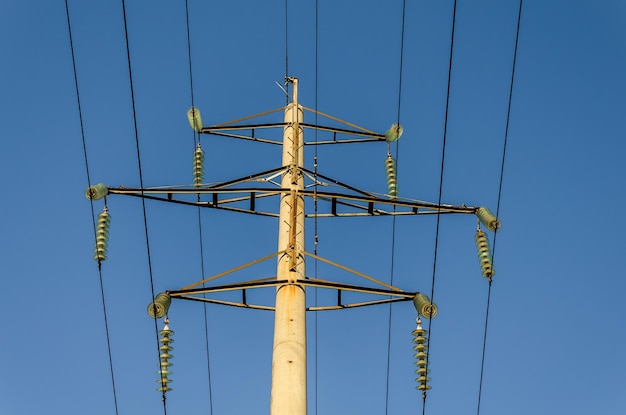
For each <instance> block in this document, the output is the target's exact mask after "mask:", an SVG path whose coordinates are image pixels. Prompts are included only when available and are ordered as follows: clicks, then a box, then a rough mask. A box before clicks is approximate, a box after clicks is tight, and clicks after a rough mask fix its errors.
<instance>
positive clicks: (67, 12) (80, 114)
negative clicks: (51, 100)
mask: <svg viewBox="0 0 626 415" xmlns="http://www.w3.org/2000/svg"><path fill="white" fill-rule="evenodd" d="M65 15H66V17H67V30H68V34H69V42H70V51H71V55H72V69H73V72H74V87H75V89H76V102H77V106H78V119H79V123H80V134H81V137H82V143H83V157H84V159H85V171H86V173H87V186H88V188H91V175H90V174H89V161H88V160H87V143H86V140H85V128H84V124H83V111H82V105H81V103H80V93H79V88H78V73H77V71H76V57H75V54H74V40H73V37H72V25H71V22H70V9H69V5H68V0H65ZM89 202H90V203H89V204H90V206H91V221H92V225H93V230H94V241H95V240H96V235H97V233H96V220H95V215H96V214H95V210H94V207H93V199H92V198H89ZM98 276H99V280H100V298H101V299H102V314H103V317H104V331H105V333H106V343H107V353H108V357H109V372H110V373H111V387H112V389H113V404H114V406H115V413H116V414H118V413H119V411H118V406H117V391H116V387H115V375H114V371H113V357H112V354H111V337H110V335H109V319H108V317H107V308H106V301H105V296H104V281H103V279H102V261H101V260H100V259H98Z"/></svg>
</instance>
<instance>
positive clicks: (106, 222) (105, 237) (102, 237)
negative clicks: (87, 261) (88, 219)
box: [93, 207, 111, 261]
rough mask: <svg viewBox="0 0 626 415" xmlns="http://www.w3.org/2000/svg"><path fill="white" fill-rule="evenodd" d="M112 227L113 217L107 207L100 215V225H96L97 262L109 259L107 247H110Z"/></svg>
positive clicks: (95, 250)
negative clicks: (110, 229)
mask: <svg viewBox="0 0 626 415" xmlns="http://www.w3.org/2000/svg"><path fill="white" fill-rule="evenodd" d="M110 226H111V215H109V209H107V208H106V207H105V208H104V210H103V211H102V213H100V214H99V215H98V223H97V224H96V249H94V254H95V255H94V257H93V259H95V260H96V261H104V260H105V259H107V255H106V254H107V246H108V245H109V227H110Z"/></svg>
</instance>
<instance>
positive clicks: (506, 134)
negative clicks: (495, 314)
mask: <svg viewBox="0 0 626 415" xmlns="http://www.w3.org/2000/svg"><path fill="white" fill-rule="evenodd" d="M522 4H523V0H520V2H519V9H518V11H517V28H516V30H515V47H514V50H513V65H512V68H511V83H510V85H509V101H508V104H507V111H506V126H505V129H504V144H503V147H502V164H501V166H500V183H499V184H498V203H497V207H496V217H498V218H499V217H500V200H501V198H502V182H503V178H504V163H505V161H506V147H507V143H508V141H509V125H510V120H511V102H512V101H513V85H514V83H515V67H516V66H517V50H518V46H519V32H520V23H521V21H522ZM497 236H498V231H497V229H496V231H495V232H494V235H493V249H492V256H491V261H492V263H493V262H495V261H494V259H495V255H496V240H497ZM490 303H491V278H490V279H489V287H488V289H487V309H486V311H485V327H484V334H483V350H482V357H481V363H480V380H479V385H478V403H477V406H476V413H477V414H480V402H481V398H482V391H483V375H484V371H485V354H486V353H485V352H486V349H487V329H488V327H489V305H490Z"/></svg>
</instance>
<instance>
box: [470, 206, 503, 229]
mask: <svg viewBox="0 0 626 415" xmlns="http://www.w3.org/2000/svg"><path fill="white" fill-rule="evenodd" d="M476 216H478V219H480V222H481V223H482V224H483V225H485V226H486V227H487V229H489V230H490V231H492V232H494V231H496V230H498V229H500V227H501V226H502V224H501V223H500V221H499V220H498V218H496V215H494V214H493V213H491V211H490V210H489V209H488V208H486V207H479V208H478V210H477V211H476Z"/></svg>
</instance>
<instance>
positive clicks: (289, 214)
mask: <svg viewBox="0 0 626 415" xmlns="http://www.w3.org/2000/svg"><path fill="white" fill-rule="evenodd" d="M288 81H289V82H290V83H291V84H292V88H293V89H292V91H293V93H292V96H293V100H292V102H291V103H290V104H289V105H287V108H286V109H285V126H284V127H283V128H284V130H283V163H282V166H283V167H284V168H285V171H284V173H283V177H282V186H281V187H282V188H283V189H289V191H288V192H285V193H283V194H282V195H281V197H280V211H279V218H278V223H279V224H278V251H279V252H283V253H282V254H280V255H279V257H278V267H277V268H278V269H277V272H276V279H277V280H279V281H280V280H282V281H285V280H286V281H287V282H286V283H284V284H281V285H279V286H278V287H277V288H276V309H275V313H274V314H275V317H274V318H275V320H274V349H273V355H272V394H271V398H270V414H271V415H305V414H306V402H307V399H306V295H305V287H304V285H301V284H299V281H301V280H304V279H305V277H306V274H305V266H304V196H303V195H302V193H301V192H302V191H303V190H304V176H303V173H302V167H304V131H303V130H302V129H301V128H300V123H301V122H303V112H302V109H301V108H300V107H299V106H298V79H297V78H289V79H288Z"/></svg>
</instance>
